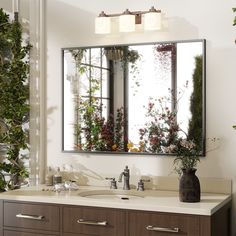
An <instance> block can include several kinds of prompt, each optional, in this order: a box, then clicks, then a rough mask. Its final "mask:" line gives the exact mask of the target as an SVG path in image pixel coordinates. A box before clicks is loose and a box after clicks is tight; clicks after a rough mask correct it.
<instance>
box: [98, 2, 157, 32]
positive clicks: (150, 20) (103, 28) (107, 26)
mask: <svg viewBox="0 0 236 236" xmlns="http://www.w3.org/2000/svg"><path fill="white" fill-rule="evenodd" d="M114 17H118V18H119V32H134V31H135V29H136V25H141V24H142V18H143V24H142V25H143V29H144V30H160V29H161V28H162V13H161V10H157V9H155V8H154V7H151V9H150V10H149V11H129V10H128V9H126V10H125V11H124V12H123V13H116V14H106V13H105V12H104V11H102V12H101V13H100V14H99V16H98V17H96V18H95V33H96V34H110V33H111V29H112V23H113V22H112V21H111V19H112V18H114Z"/></svg>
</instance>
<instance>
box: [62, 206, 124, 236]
mask: <svg viewBox="0 0 236 236" xmlns="http://www.w3.org/2000/svg"><path fill="white" fill-rule="evenodd" d="M125 216H126V214H125V212H124V211H122V210H116V209H104V208H95V207H64V208H63V232H64V235H70V233H71V235H73V234H76V235H79V236H80V235H81V236H83V235H88V236H89V235H91V236H95V235H96V236H125V225H126V224H125Z"/></svg>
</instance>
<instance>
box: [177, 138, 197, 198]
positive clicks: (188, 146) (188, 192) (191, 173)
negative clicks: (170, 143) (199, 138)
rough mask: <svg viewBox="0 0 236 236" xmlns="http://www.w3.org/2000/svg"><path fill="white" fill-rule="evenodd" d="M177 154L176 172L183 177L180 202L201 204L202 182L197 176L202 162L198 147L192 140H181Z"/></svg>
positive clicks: (181, 178) (180, 184)
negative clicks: (197, 167)
mask: <svg viewBox="0 0 236 236" xmlns="http://www.w3.org/2000/svg"><path fill="white" fill-rule="evenodd" d="M176 153H177V156H176V158H175V159H174V165H175V170H176V172H177V173H178V174H179V175H180V176H181V177H180V182H179V198H180V201H181V202H200V198H201V189H200V182H199V179H198V177H197V176H196V175H195V172H196V170H197V169H196V166H197V164H198V162H199V161H200V158H199V150H198V147H197V145H196V144H195V142H193V141H192V140H188V139H180V140H179V142H178V143H177V145H176Z"/></svg>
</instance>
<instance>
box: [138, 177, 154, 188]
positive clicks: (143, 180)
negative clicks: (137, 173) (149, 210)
mask: <svg viewBox="0 0 236 236" xmlns="http://www.w3.org/2000/svg"><path fill="white" fill-rule="evenodd" d="M150 181H151V180H150V179H140V180H139V182H138V188H137V190H138V191H144V182H150Z"/></svg>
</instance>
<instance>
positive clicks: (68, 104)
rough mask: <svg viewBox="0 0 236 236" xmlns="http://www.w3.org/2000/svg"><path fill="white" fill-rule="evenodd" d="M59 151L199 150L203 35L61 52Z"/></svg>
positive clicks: (202, 112)
mask: <svg viewBox="0 0 236 236" xmlns="http://www.w3.org/2000/svg"><path fill="white" fill-rule="evenodd" d="M62 59H63V135H62V138H63V140H62V143H63V147H62V149H63V151H71V152H94V153H97V152H103V153H137V152H138V153H143V154H161V155H163V154H166V155H169V154H172V155H173V154H174V149H173V151H171V147H173V145H174V144H175V143H176V142H178V140H180V139H185V138H187V139H191V140H193V141H194V142H195V143H196V145H197V146H198V147H199V149H200V151H201V152H200V154H201V155H204V153H205V40H192V41H178V42H162V43H158V42H156V43H148V44H130V45H109V46H102V47H101V46H97V47H78V48H64V49H62Z"/></svg>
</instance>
